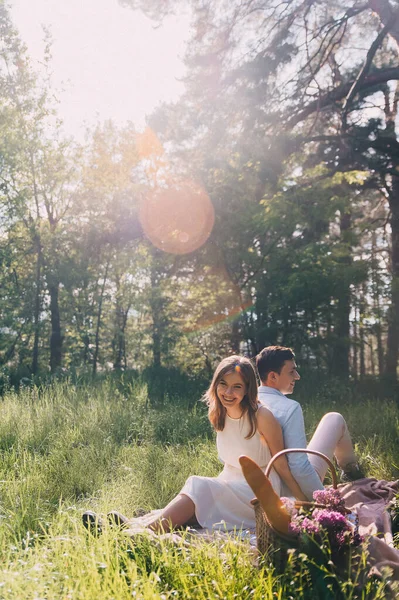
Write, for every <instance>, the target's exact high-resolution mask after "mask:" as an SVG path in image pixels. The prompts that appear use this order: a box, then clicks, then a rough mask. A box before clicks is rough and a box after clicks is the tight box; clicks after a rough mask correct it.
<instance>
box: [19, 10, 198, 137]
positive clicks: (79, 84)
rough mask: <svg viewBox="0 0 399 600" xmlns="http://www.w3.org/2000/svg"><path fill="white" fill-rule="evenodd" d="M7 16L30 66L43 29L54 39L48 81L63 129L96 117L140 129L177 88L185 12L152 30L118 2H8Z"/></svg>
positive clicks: (38, 57) (78, 129) (76, 128)
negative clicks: (9, 9)
mask: <svg viewBox="0 0 399 600" xmlns="http://www.w3.org/2000/svg"><path fill="white" fill-rule="evenodd" d="M9 3H10V8H11V15H12V18H13V20H14V23H15V25H16V27H17V29H18V30H19V32H20V35H21V38H22V40H23V41H24V42H25V43H26V45H27V47H28V52H29V55H30V56H31V57H32V59H33V62H34V64H35V66H37V67H38V68H40V67H41V61H42V60H43V49H44V43H43V37H44V32H43V28H42V26H43V25H44V26H46V27H47V28H49V30H50V32H51V35H52V38H53V47H52V55H53V58H52V63H51V68H52V71H53V84H54V86H55V88H57V89H58V90H60V91H59V92H58V93H57V97H58V99H59V107H58V110H59V113H60V115H61V117H62V118H63V120H64V122H65V129H66V131H67V133H69V134H72V135H75V136H79V135H81V134H82V132H83V131H84V129H85V126H90V125H93V124H95V123H96V122H98V121H104V120H105V119H113V120H114V121H115V122H117V123H118V124H119V125H121V124H123V123H124V122H127V121H133V122H134V123H136V124H138V125H140V126H142V125H143V123H144V121H145V116H146V115H148V114H150V113H151V112H152V111H153V110H154V108H155V107H156V106H157V105H158V104H159V103H161V102H164V101H173V100H176V99H177V98H178V96H179V95H180V94H181V93H182V91H183V84H182V83H181V82H180V81H178V79H180V78H181V77H182V76H183V74H184V66H183V63H182V60H181V57H182V55H183V53H184V44H185V41H186V39H187V37H188V31H189V26H188V16H187V15H183V16H182V15H180V16H179V17H169V18H167V19H166V20H165V21H164V23H163V24H162V26H160V27H157V28H155V27H154V24H153V22H152V21H150V20H149V19H148V18H146V17H145V16H144V15H143V14H142V13H140V12H139V11H133V10H131V9H129V8H126V7H123V6H121V5H120V4H119V3H118V1H117V0H84V1H83V2H82V1H81V0H68V2H63V1H62V0H10V2H9Z"/></svg>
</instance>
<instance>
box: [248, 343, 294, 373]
mask: <svg viewBox="0 0 399 600" xmlns="http://www.w3.org/2000/svg"><path fill="white" fill-rule="evenodd" d="M294 359H295V354H294V353H293V351H292V350H291V348H285V347H284V346H267V348H263V350H262V351H261V352H259V354H258V356H257V357H256V368H257V369H258V373H259V377H260V380H261V381H266V380H267V376H268V375H269V373H271V372H272V371H274V372H275V373H279V374H280V372H281V369H282V368H283V365H284V363H285V361H286V360H294Z"/></svg>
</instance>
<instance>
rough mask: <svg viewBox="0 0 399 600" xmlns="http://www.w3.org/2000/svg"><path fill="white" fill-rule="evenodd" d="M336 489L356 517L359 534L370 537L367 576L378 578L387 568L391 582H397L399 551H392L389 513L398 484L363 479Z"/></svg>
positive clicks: (397, 490)
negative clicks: (369, 569)
mask: <svg viewBox="0 0 399 600" xmlns="http://www.w3.org/2000/svg"><path fill="white" fill-rule="evenodd" d="M338 489H339V490H340V492H341V494H342V496H343V497H344V498H345V504H346V506H347V507H348V508H350V509H351V510H352V511H353V512H356V514H357V515H358V517H359V532H360V534H361V535H371V536H372V537H370V539H369V546H368V549H369V553H370V563H371V564H372V568H371V571H370V574H376V575H381V574H382V572H383V571H384V569H385V568H386V567H390V568H391V569H392V571H393V576H392V577H393V579H395V580H398V581H399V550H396V549H395V548H394V547H393V540H392V529H391V519H390V516H389V512H388V511H389V508H390V507H391V506H392V504H393V503H394V502H395V495H396V494H397V493H399V481H390V482H388V481H383V480H377V479H371V478H364V479H359V480H358V481H354V482H352V483H349V484H346V485H340V486H339V488H338ZM377 536H378V537H377Z"/></svg>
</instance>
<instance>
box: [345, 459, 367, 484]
mask: <svg viewBox="0 0 399 600" xmlns="http://www.w3.org/2000/svg"><path fill="white" fill-rule="evenodd" d="M363 477H366V475H365V474H364V471H363V469H362V468H361V466H360V465H359V463H358V462H355V463H349V464H347V465H346V466H345V467H344V468H343V469H342V471H341V483H350V482H351V481H356V480H357V479H363Z"/></svg>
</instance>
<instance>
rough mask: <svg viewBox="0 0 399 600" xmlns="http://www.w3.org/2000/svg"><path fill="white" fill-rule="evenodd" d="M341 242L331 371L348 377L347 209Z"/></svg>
mask: <svg viewBox="0 0 399 600" xmlns="http://www.w3.org/2000/svg"><path fill="white" fill-rule="evenodd" d="M340 225H341V238H342V241H341V243H342V244H343V245H347V246H348V248H347V250H346V252H344V253H343V256H342V258H341V263H342V273H343V277H342V280H341V282H340V286H339V287H340V289H339V290H338V291H337V294H336V299H337V309H336V316H335V321H334V345H333V348H332V373H333V375H336V376H339V377H343V378H348V377H349V347H350V343H349V341H350V337H349V336H350V320H349V317H350V310H351V293H350V284H349V281H348V280H347V278H346V277H345V272H346V270H347V269H348V268H349V267H350V266H351V264H352V255H351V248H350V246H349V244H348V242H347V241H346V237H347V233H348V232H349V230H350V227H351V215H350V213H349V211H345V212H342V213H341V223H340Z"/></svg>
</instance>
